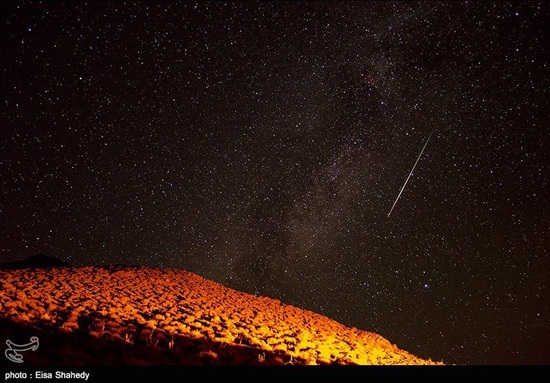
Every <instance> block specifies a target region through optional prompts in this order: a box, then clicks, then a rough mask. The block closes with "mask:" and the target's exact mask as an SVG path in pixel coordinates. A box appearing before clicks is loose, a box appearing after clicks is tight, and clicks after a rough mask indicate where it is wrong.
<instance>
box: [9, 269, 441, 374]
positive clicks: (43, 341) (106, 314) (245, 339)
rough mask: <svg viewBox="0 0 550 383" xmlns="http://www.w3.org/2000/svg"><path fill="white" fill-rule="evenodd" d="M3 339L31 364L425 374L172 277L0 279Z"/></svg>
mask: <svg viewBox="0 0 550 383" xmlns="http://www.w3.org/2000/svg"><path fill="white" fill-rule="evenodd" d="M0 284H1V288H0V320H1V322H2V323H1V326H0V328H1V330H0V332H1V334H0V335H1V336H3V338H2V339H12V341H13V342H16V340H17V339H21V340H22V341H24V342H22V341H20V342H21V343H25V342H28V339H29V337H30V336H31V335H32V336H38V337H39V338H40V348H39V349H38V350H36V351H35V352H27V353H26V354H25V358H26V359H25V360H26V361H27V362H28V363H34V364H49V363H57V364H434V363H433V362H432V361H431V360H423V359H419V358H416V357H415V356H413V355H411V354H409V353H408V352H406V351H403V350H400V349H399V348H397V347H396V346H395V345H392V344H391V343H390V342H389V341H387V340H386V339H384V338H383V337H381V336H379V335H376V334H373V333H370V332H366V331H362V330H358V329H355V328H348V327H346V326H343V325H341V324H339V323H337V322H335V321H333V320H330V319H328V318H326V317H324V316H322V315H318V314H315V313H313V312H310V311H306V310H302V309H299V308H296V307H293V306H289V305H285V304H283V303H281V302H280V301H278V300H276V299H270V298H262V297H256V296H253V295H250V294H245V293H241V292H238V291H235V290H232V289H229V288H226V287H224V286H222V285H220V284H218V283H215V282H212V281H209V280H206V279H204V278H201V277H199V276H197V275H195V274H192V273H189V272H185V271H180V270H161V269H152V268H142V267H122V266H120V267H119V266H117V267H84V268H73V267H63V268H38V269H29V268H26V269H19V270H0Z"/></svg>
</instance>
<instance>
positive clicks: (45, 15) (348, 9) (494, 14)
mask: <svg viewBox="0 0 550 383" xmlns="http://www.w3.org/2000/svg"><path fill="white" fill-rule="evenodd" d="M1 15H2V23H1V35H0V46H1V51H2V57H3V58H2V60H1V62H0V69H1V72H0V73H1V87H2V103H1V106H0V108H1V114H0V116H1V117H0V124H1V126H2V130H1V140H0V145H1V147H0V149H1V151H0V158H1V164H0V166H1V184H2V193H1V216H2V219H1V222H2V226H1V260H2V261H9V260H14V259H21V258H24V257H27V256H30V255H34V254H37V253H40V252H42V253H45V254H48V255H52V256H57V257H59V258H61V259H63V260H66V261H68V262H70V263H72V264H74V265H95V264H112V263H124V264H130V265H146V266H151V267H164V268H166V267H170V268H181V269H185V270H189V271H192V272H195V273H197V274H199V275H201V276H204V277H206V278H209V279H212V280H215V281H217V282H220V283H223V284H224V285H226V286H229V287H232V288H235V289H238V290H242V291H246V292H249V293H255V294H260V295H264V296H270V297H273V298H278V299H280V300H282V301H283V302H285V303H288V304H293V305H296V306H299V307H302V308H306V309H309V310H312V311H315V312H318V313H321V314H324V315H326V316H328V317H330V318H332V319H335V320H337V321H339V322H341V323H343V324H346V325H348V326H355V327H358V328H361V329H365V330H368V331H373V332H376V333H379V334H380V335H382V336H384V337H386V338H388V339H389V340H390V341H391V342H392V343H396V344H397V345H398V346H399V347H400V348H403V349H406V350H407V351H410V352H412V353H413V354H415V355H417V356H420V357H426V358H428V357H430V358H432V359H435V360H441V359H443V360H444V361H445V362H448V363H474V364H487V363H488V364H501V363H529V364H533V363H545V364H548V363H550V324H549V323H550V320H549V314H550V310H549V302H550V301H549V299H548V297H549V296H550V273H549V270H550V261H549V258H548V257H549V249H550V235H549V234H550V222H549V217H550V204H549V201H548V187H549V178H550V177H549V167H548V165H549V158H550V156H549V155H548V150H549V144H550V142H549V126H550V125H549V123H550V117H549V116H550V113H549V111H550V102H549V100H550V91H549V88H550V76H549V75H550V73H549V71H550V62H549V58H550V34H549V28H548V25H550V6H549V3H545V2H529V3H517V2H513V3H505V2H497V3H477V2H476V3H465V2H451V3H439V2H419V3H416V2H397V3H391V2H344V3H339V2H313V3H305V2H285V3H255V2H246V3H221V2H216V3H180V2H145V3H139V4H133V3H121V2H116V3H101V2H90V3H88V4H86V3H79V2H77V3H75V2H70V3H69V2H66V3H60V2H46V3H37V2H34V3H29V2H23V3H21V2H2V4H1ZM434 129H435V131H434V134H433V136H432V138H431V140H430V142H429V144H428V146H427V148H426V151H425V153H424V155H423V157H422V159H421V160H420V162H419V164H418V166H417V168H416V170H415V173H414V174H413V176H412V177H411V180H410V182H409V184H408V185H407V187H406V189H405V190H404V192H403V194H402V196H401V198H400V200H399V201H398V203H397V205H396V207H395V210H394V211H393V213H392V215H391V216H390V217H387V214H388V211H389V209H390V207H391V205H392V204H393V202H394V200H395V198H396V196H397V194H398V192H399V190H400V188H401V186H402V184H403V182H404V180H405V178H406V176H407V175H408V173H409V171H410V169H411V167H412V165H413V163H414V161H415V159H416V157H417V155H418V153H419V152H420V150H421V148H422V146H423V144H424V142H425V140H426V139H427V137H428V135H429V134H430V132H431V131H432V130H434Z"/></svg>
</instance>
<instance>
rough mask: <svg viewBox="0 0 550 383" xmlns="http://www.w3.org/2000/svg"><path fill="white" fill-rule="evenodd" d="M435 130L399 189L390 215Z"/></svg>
mask: <svg viewBox="0 0 550 383" xmlns="http://www.w3.org/2000/svg"><path fill="white" fill-rule="evenodd" d="M434 130H435V129H433V130H432V132H431V133H430V135H429V136H428V139H427V140H426V143H425V144H424V147H423V148H422V150H421V151H420V154H419V155H418V158H417V159H416V162H415V163H414V166H413V167H412V169H411V172H410V173H409V176H408V177H407V179H406V180H405V183H404V184H403V187H402V188H401V190H400V191H399V194H398V195H397V198H396V199H395V202H394V203H393V206H392V207H391V209H390V212H389V213H388V217H389V216H390V214H391V212H392V211H393V208H394V207H395V205H396V204H397V201H399V197H401V193H403V190H405V186H407V182H409V179H410V178H411V176H412V174H413V172H414V168H416V164H418V161H420V157H422V153H424V149H426V146H428V142H429V141H430V138H432V134H433V133H434Z"/></svg>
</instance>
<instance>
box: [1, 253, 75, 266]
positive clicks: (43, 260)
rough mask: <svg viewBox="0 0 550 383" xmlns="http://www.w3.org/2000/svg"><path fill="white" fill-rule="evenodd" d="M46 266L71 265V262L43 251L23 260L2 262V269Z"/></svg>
mask: <svg viewBox="0 0 550 383" xmlns="http://www.w3.org/2000/svg"><path fill="white" fill-rule="evenodd" d="M46 267H54V268H57V267H71V264H70V263H67V262H65V261H62V260H61V259H59V258H55V257H50V256H48V255H44V254H42V253H40V254H37V255H33V256H30V257H28V258H27V259H24V260H22V261H13V262H3V263H0V269H1V270H18V269H27V268H30V269H38V268H46Z"/></svg>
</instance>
